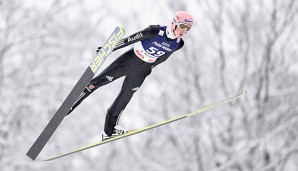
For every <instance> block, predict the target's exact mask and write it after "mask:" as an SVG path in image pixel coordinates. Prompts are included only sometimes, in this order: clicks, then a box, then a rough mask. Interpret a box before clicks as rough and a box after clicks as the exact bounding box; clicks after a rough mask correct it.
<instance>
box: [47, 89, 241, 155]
mask: <svg viewBox="0 0 298 171" xmlns="http://www.w3.org/2000/svg"><path fill="white" fill-rule="evenodd" d="M245 93H246V91H243V92H241V93H240V94H238V95H236V96H234V97H232V98H229V99H226V100H223V101H221V102H219V103H215V104H211V105H209V106H206V107H204V108H201V109H198V110H196V111H193V112H191V113H188V114H185V115H182V116H178V117H175V118H172V119H169V120H166V121H163V122H159V123H156V124H153V125H150V126H147V127H144V128H141V129H137V130H134V131H131V132H128V133H126V134H123V135H119V136H116V137H113V138H110V139H107V140H104V141H100V142H98V143H95V144H91V145H88V146H85V147H82V148H79V149H76V150H73V151H71V152H68V153H64V154H61V155H58V156H56V157H52V158H49V159H46V160H45V161H51V160H55V159H58V158H61V157H65V156H68V155H71V154H74V153H77V152H80V151H83V150H87V149H89V148H92V147H96V146H99V145H103V144H106V143H109V142H112V141H115V140H119V139H122V138H125V137H128V136H131V135H134V134H138V133H141V132H144V131H148V130H150V129H153V128H157V127H160V126H162V125H166V124H169V123H172V122H175V121H179V120H181V119H184V118H187V117H192V116H194V115H197V114H199V113H202V112H204V111H206V110H209V109H213V108H215V107H217V106H219V105H223V104H225V103H229V102H231V101H234V100H236V99H238V98H240V97H241V96H242V95H244V94H245Z"/></svg>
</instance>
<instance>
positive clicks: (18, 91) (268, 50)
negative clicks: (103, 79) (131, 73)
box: [0, 0, 298, 171]
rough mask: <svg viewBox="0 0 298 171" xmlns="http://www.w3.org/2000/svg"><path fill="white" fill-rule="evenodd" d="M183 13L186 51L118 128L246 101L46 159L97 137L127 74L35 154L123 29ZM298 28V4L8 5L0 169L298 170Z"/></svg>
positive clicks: (106, 0)
mask: <svg viewBox="0 0 298 171" xmlns="http://www.w3.org/2000/svg"><path fill="white" fill-rule="evenodd" d="M116 5H118V6H116ZM180 10H186V11H188V12H190V13H192V14H193V16H194V22H195V25H194V27H193V28H192V30H190V31H189V33H188V34H187V35H186V36H185V38H184V41H185V46H184V47H183V49H182V50H180V51H178V52H176V53H175V54H174V55H172V56H171V58H170V59H169V60H168V61H167V62H165V63H163V64H161V65H160V66H158V67H156V68H155V69H154V70H153V72H152V74H151V75H150V76H149V77H148V78H147V79H146V81H145V83H144V84H143V86H142V87H141V88H140V90H139V91H138V92H137V93H136V94H135V95H134V98H133V99H132V100H131V102H130V103H129V105H128V106H127V108H126V110H125V111H124V113H123V115H122V118H121V121H120V125H121V126H123V127H127V128H142V127H144V126H147V125H150V124H153V123H156V122H160V121H163V120H166V119H169V118H173V117H175V116H179V115H182V114H186V113H189V112H191V111H194V110H197V109H199V108H201V107H204V106H205V105H208V104H210V103H214V102H218V101H221V100H223V99H225V98H229V97H232V96H234V95H236V94H238V93H239V92H241V91H242V90H247V94H246V95H245V96H244V97H242V98H241V99H240V100H238V101H236V102H234V103H231V104H228V105H224V106H221V107H219V108H217V109H214V110H210V111H207V112H205V113H202V114H201V115H199V116H196V117H192V118H189V119H184V120H181V121H179V122H175V123H172V124H169V125H166V126H163V127H160V128H157V129H154V130H151V131H148V132H144V133H142V134H138V135H135V136H132V137H129V138H126V139H122V140H119V141H116V142H113V143H109V144H106V145H104V146H100V147H97V148H92V149H89V150H87V151H85V152H81V153H78V154H75V155H71V156H68V157H65V158H62V159H59V160H56V161H53V162H43V161H42V159H46V158H48V157H52V156H55V155H58V154H61V153H64V152H68V151H70V150H73V149H76V148H78V147H82V146H85V145H88V144H91V143H95V142H97V141H99V140H100V132H101V130H102V129H103V124H104V118H105V113H106V110H107V108H108V107H109V106H110V105H111V104H112V102H113V100H114V99H115V97H116V96H117V95H118V92H119V91H120V88H121V84H122V81H123V79H119V80H117V81H115V82H113V83H112V84H109V85H107V86H105V87H102V88H101V89H99V90H97V91H96V92H95V93H94V94H93V95H91V96H90V97H89V98H88V99H86V100H85V101H84V102H83V103H82V104H81V105H80V106H79V107H78V108H77V110H76V111H75V112H73V113H72V114H71V115H70V116H69V117H66V118H65V119H64V120H63V122H62V123H61V125H60V127H59V128H58V129H57V131H56V132H55V134H54V135H53V136H52V138H51V139H50V141H49V142H48V144H47V145H46V147H45V148H44V150H43V151H42V152H41V154H40V155H39V157H38V159H37V161H35V162H33V161H32V160H31V159H29V158H28V157H27V156H26V152H27V151H28V150H29V148H30V147H31V145H32V144H33V142H34V141H35V140H36V138H37V137H38V136H39V134H40V133H41V131H42V130H43V129H44V127H45V126H46V124H47V123H48V122H49V120H50V119H51V118H52V116H53V115H54V113H55V112H56V110H57V109H58V108H59V106H60V105H61V104H62V102H63V101H64V99H65V98H66V96H67V95H68V93H69V92H70V90H71V89H72V88H73V86H74V84H75V83H76V82H77V80H78V79H79V77H80V76H81V74H82V73H83V72H84V70H85V69H86V67H87V66H88V64H89V63H90V62H91V60H92V58H93V57H94V55H95V50H96V49H97V47H98V46H100V45H102V44H103V43H104V41H105V40H106V38H107V37H108V36H109V35H110V33H111V32H112V30H113V29H114V28H115V27H116V26H118V25H120V26H122V27H124V28H125V30H126V36H128V35H130V34H133V33H135V32H137V31H139V30H141V29H143V28H145V27H147V26H148V25H150V24H160V25H168V24H169V23H170V22H171V19H172V17H173V14H174V13H175V12H176V11H180ZM297 26H298V1H297V0H263V1H260V0H242V1H238V0H225V1H222V0H185V1H182V0H181V1H179V0H163V1H148V0H127V1H116V0H102V1H99V0H98V1H91V0H86V1H84V0H64V1H59V0H45V1H38V0H22V1H19V0H0V102H1V103H0V170H1V171H17V170H20V171H37V170H43V171H53V170H56V171H58V170H61V171H62V170H63V171H80V170H89V171H93V170H106V171H116V170H136V171H139V170H148V171H164V170H172V171H251V170H254V171H297V170H298V113H297V112H298V107H297V103H298V89H297V85H298V48H297V47H298V37H297V35H298V31H297V30H298V28H297ZM131 47H132V46H130V47H126V48H123V49H120V50H118V51H115V52H113V53H112V55H111V56H110V57H109V58H108V60H107V61H106V63H105V64H104V65H103V67H102V68H101V70H102V69H103V68H105V67H106V66H107V65H108V64H110V63H111V62H112V61H114V60H115V59H116V58H117V57H118V56H119V55H120V54H122V53H123V52H125V51H126V50H127V49H129V48H131ZM295 47H296V48H295Z"/></svg>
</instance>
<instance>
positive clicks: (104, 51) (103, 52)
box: [89, 27, 124, 73]
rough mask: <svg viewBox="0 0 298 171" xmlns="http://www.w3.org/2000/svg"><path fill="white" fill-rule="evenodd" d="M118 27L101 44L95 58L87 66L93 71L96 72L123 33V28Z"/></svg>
mask: <svg viewBox="0 0 298 171" xmlns="http://www.w3.org/2000/svg"><path fill="white" fill-rule="evenodd" d="M118 28H119V30H118V32H113V34H112V35H111V36H110V37H109V39H108V40H107V41H106V42H105V44H104V45H103V46H102V48H101V49H100V51H99V52H98V54H97V56H96V57H95V59H94V60H93V61H92V64H91V65H90V66H89V67H90V69H91V70H92V72H93V73H96V71H97V70H98V69H99V67H100V66H101V64H102V63H103V61H105V59H106V58H107V57H108V55H109V54H110V53H111V52H112V50H113V49H114V48H115V46H116V44H117V42H118V41H119V40H120V39H121V37H122V36H123V35H124V29H123V28H121V27H118Z"/></svg>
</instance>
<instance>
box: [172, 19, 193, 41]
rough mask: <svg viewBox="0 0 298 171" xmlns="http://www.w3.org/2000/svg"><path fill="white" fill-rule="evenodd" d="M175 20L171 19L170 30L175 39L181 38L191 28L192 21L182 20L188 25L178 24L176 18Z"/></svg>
mask: <svg viewBox="0 0 298 171" xmlns="http://www.w3.org/2000/svg"><path fill="white" fill-rule="evenodd" d="M176 18H177V19H175V18H174V19H173V22H172V24H173V25H172V29H174V30H173V32H174V34H175V36H176V37H177V38H182V37H183V36H184V35H185V34H186V33H187V32H188V31H189V30H190V29H191V27H192V20H187V19H184V20H183V21H187V22H189V23H186V22H179V21H178V17H176Z"/></svg>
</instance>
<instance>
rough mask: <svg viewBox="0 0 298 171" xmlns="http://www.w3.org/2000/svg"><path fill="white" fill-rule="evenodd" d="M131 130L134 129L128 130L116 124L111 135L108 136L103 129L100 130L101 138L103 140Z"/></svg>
mask: <svg viewBox="0 0 298 171" xmlns="http://www.w3.org/2000/svg"><path fill="white" fill-rule="evenodd" d="M131 131H134V130H128V129H125V128H122V127H121V126H119V125H116V126H115V127H114V130H113V134H112V135H111V136H108V135H107V134H106V133H105V132H104V131H102V132H101V140H102V141H104V140H107V139H110V138H114V137H116V136H119V135H123V134H126V133H128V132H131Z"/></svg>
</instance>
